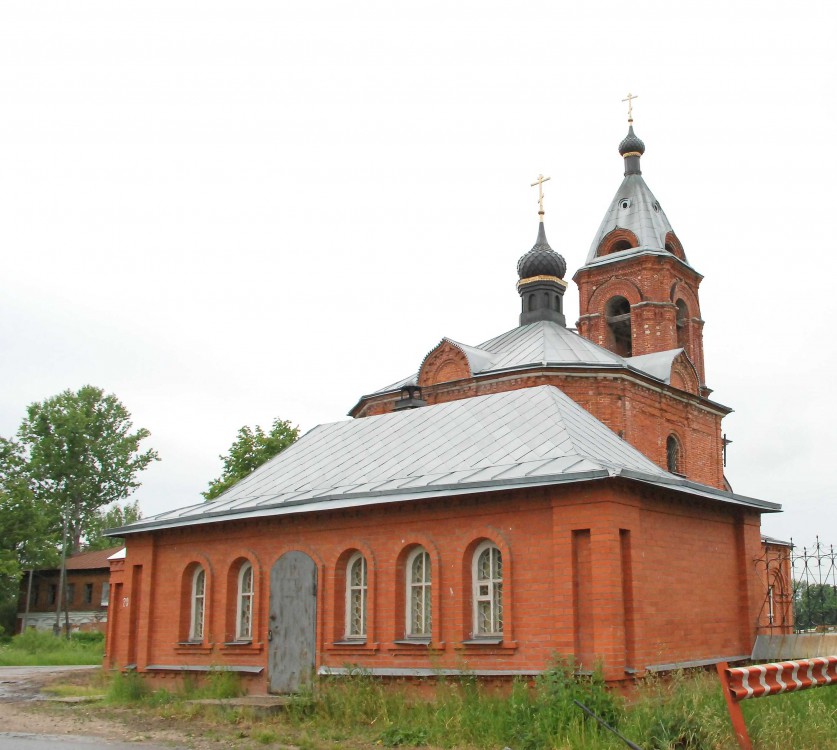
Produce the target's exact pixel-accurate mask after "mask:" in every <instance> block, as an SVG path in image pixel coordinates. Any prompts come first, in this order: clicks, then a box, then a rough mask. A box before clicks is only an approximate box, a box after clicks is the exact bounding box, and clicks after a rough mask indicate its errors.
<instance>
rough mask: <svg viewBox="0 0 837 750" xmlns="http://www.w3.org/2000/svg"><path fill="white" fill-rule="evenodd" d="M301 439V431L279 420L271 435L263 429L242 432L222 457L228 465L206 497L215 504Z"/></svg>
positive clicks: (204, 494)
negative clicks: (227, 491) (232, 488)
mask: <svg viewBox="0 0 837 750" xmlns="http://www.w3.org/2000/svg"><path fill="white" fill-rule="evenodd" d="M298 437H299V427H293V426H292V425H291V423H290V422H288V421H287V420H281V419H279V418H278V417H277V418H276V419H274V420H273V426H272V427H271V428H270V432H267V433H266V432H265V431H264V430H263V429H262V428H261V427H260V426H258V425H257V426H256V427H255V429H250V427H248V426H247V425H245V426H244V427H242V428H241V429H240V430H239V431H238V436H237V437H236V439H235V441H234V442H233V444H232V445H231V446H230V450H229V452H228V453H227V455H226V456H219V458H220V459H221V461H223V463H224V468H223V471H222V472H221V476H220V477H218V478H217V479H213V480H212V481H211V482H210V483H209V487H208V489H207V490H206V492H204V493H203V496H204V497H205V498H206V499H207V500H214V499H215V498H216V497H218V496H219V495H220V494H221V493H222V492H225V491H226V490H228V489H229V488H230V487H232V486H233V485H234V484H235V483H236V482H238V481H239V480H240V479H243V478H244V477H246V476H247V475H248V474H250V473H251V472H252V471H253V470H255V469H257V468H258V467H259V466H261V465H262V464H263V463H265V462H266V461H269V460H270V459H271V458H273V457H274V456H275V455H277V454H279V453H281V452H282V451H283V450H285V448H287V447H288V446H289V445H291V444H292V443H294V442H295V441H296V439H297V438H298Z"/></svg>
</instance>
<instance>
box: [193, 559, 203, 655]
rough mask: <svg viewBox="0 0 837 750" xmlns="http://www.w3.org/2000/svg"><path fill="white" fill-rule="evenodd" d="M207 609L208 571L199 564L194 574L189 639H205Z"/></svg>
mask: <svg viewBox="0 0 837 750" xmlns="http://www.w3.org/2000/svg"><path fill="white" fill-rule="evenodd" d="M205 611H206V571H205V570H204V569H203V568H202V567H201V566H200V565H198V567H197V568H195V573H194V575H193V576H192V616H191V617H190V619H189V640H190V641H202V640H203V623H204V613H205Z"/></svg>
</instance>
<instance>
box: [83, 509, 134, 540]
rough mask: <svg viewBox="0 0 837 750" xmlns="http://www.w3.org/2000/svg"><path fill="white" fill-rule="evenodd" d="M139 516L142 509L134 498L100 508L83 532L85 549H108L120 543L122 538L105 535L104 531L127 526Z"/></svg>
mask: <svg viewBox="0 0 837 750" xmlns="http://www.w3.org/2000/svg"><path fill="white" fill-rule="evenodd" d="M141 518H142V511H141V510H140V507H139V501H138V500H134V502H132V503H130V502H129V503H125V505H120V504H119V503H115V504H114V505H112V506H110V507H109V508H106V509H104V510H100V511H99V513H98V514H97V515H96V516H95V517H94V518H93V519H92V520H91V522H90V526H89V527H88V529H87V531H86V532H85V536H86V537H87V544H86V545H85V549H86V550H96V549H109V548H110V547H114V546H116V545H118V544H122V542H123V540H122V539H120V538H119V537H112V536H105V535H104V534H105V531H107V530H108V529H118V528H120V527H122V526H127V525H128V524H129V523H133V522H134V521H139V520H140V519H141Z"/></svg>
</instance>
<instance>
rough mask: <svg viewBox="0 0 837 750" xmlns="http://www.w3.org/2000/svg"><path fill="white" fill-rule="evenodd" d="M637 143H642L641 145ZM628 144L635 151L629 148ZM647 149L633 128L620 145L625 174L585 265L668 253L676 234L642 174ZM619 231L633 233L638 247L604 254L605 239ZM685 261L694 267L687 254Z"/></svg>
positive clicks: (597, 232) (594, 238)
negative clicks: (668, 243) (641, 162)
mask: <svg viewBox="0 0 837 750" xmlns="http://www.w3.org/2000/svg"><path fill="white" fill-rule="evenodd" d="M626 144H627V145H626ZM636 144H640V146H641V148H640V146H637V145H636ZM628 146H630V147H631V148H632V149H633V150H626V149H627V148H628ZM644 151H645V144H643V143H642V141H641V140H639V138H638V137H637V136H636V135H635V134H634V132H633V127H631V128H630V130H629V133H628V136H627V137H626V138H625V139H624V140H623V141H622V142H621V143H620V144H619V153H620V155H621V156H622V157H623V158H624V160H625V177H624V179H623V180H622V184H621V185H620V186H619V189H618V190H617V191H616V194H615V195H614V196H613V200H612V201H611V202H610V206H608V209H607V211H606V212H605V215H604V218H603V219H602V223H601V224H600V225H599V228H598V230H597V231H596V234H595V236H594V237H593V242H592V243H591V245H590V250H589V252H588V253H587V259H586V261H585V264H584V265H585V266H587V265H591V264H593V263H597V262H601V261H603V260H604V259H605V258H607V261H611V260H617V259H618V258H622V257H626V256H628V255H635V254H638V253H642V252H651V253H663V252H667V250H666V242H667V237H668V235H669V233H672V234H673V233H674V230H673V229H672V226H671V222H669V220H668V217H667V216H666V214H665V211H663V208H662V206H661V205H660V202H659V201H658V200H657V199H656V198H655V197H654V194H653V193H652V192H651V190H650V188H649V187H648V185H647V184H646V183H645V180H644V179H643V177H642V172H641V171H640V169H639V161H640V157H641V156H642V154H643V153H644ZM616 230H623V231H625V232H626V233H630V234H633V235H634V237H635V238H636V241H637V244H636V246H634V247H631V248H628V249H623V250H617V251H615V252H611V253H609V254H607V255H601V254H600V252H601V250H602V242H603V240H604V239H605V238H606V237H607V236H608V235H609V234H610V233H611V232H614V231H616ZM682 260H683V262H685V263H686V265H688V266H690V267H691V265H690V263H689V261H688V259H686V256H685V253H684V254H683V258H682Z"/></svg>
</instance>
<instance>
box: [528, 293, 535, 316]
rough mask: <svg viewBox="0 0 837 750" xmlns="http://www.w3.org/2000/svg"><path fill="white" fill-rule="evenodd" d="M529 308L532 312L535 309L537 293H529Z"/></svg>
mask: <svg viewBox="0 0 837 750" xmlns="http://www.w3.org/2000/svg"><path fill="white" fill-rule="evenodd" d="M528 308H529V312H532V311H533V310H534V309H535V295H534V294H530V295H529V299H528Z"/></svg>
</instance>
